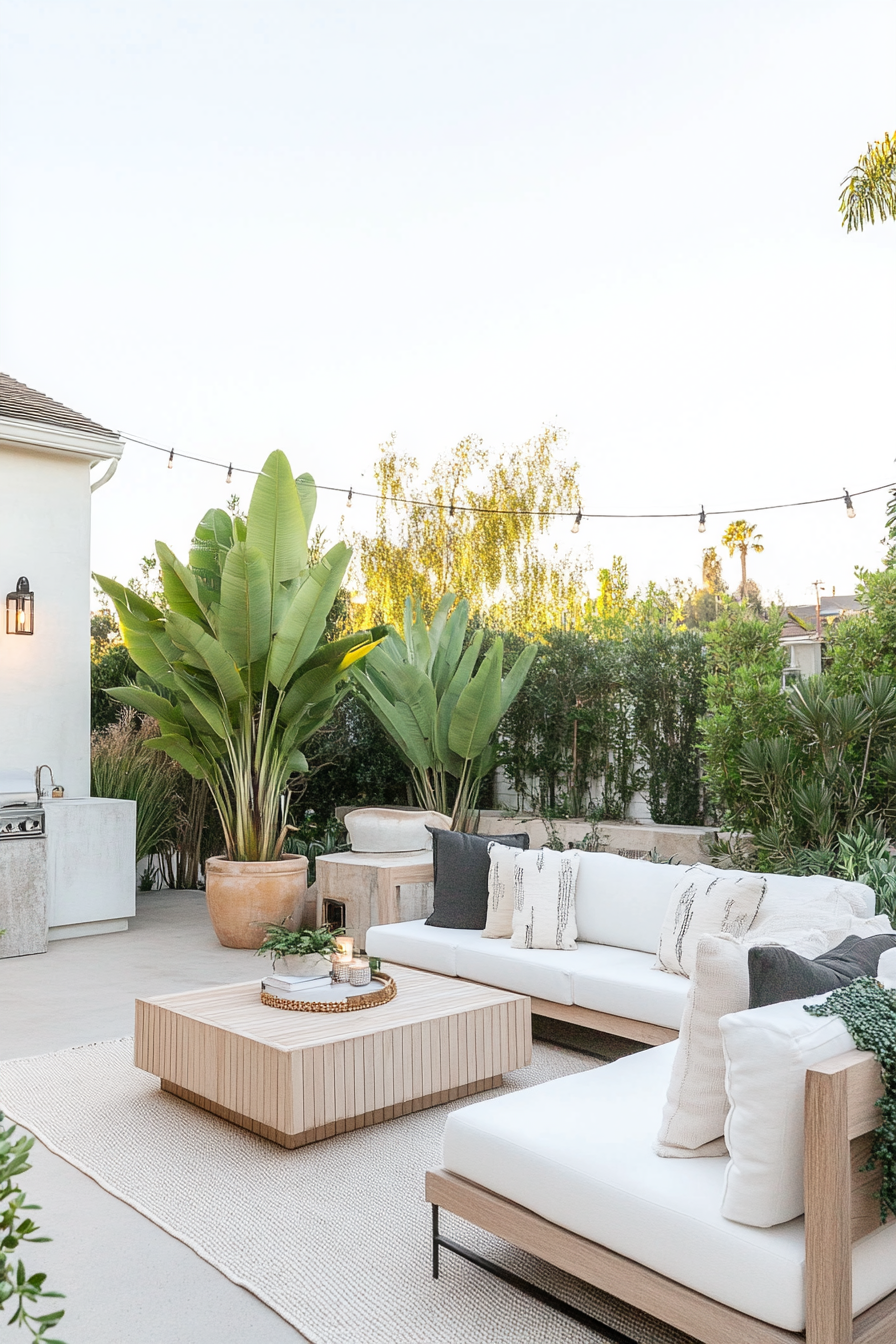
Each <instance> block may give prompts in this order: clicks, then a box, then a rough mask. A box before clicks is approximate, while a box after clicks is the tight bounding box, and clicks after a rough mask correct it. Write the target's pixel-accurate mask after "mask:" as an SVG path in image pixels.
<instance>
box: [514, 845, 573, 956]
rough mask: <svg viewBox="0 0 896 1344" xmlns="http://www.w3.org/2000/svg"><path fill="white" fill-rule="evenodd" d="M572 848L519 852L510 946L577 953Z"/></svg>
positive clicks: (516, 863) (515, 869)
mask: <svg viewBox="0 0 896 1344" xmlns="http://www.w3.org/2000/svg"><path fill="white" fill-rule="evenodd" d="M578 871H579V856H578V854H577V853H576V851H575V850H573V849H566V850H564V851H563V852H562V853H559V852H558V851H557V850H553V849H531V850H528V851H526V850H517V851H516V853H515V854H514V864H513V936H512V938H511V940H510V946H511V947H527V948H528V947H543V948H552V949H554V950H556V951H563V952H574V951H575V950H576V899H575V897H576V877H577V875H578Z"/></svg>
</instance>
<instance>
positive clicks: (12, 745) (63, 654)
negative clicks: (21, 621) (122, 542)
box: [0, 375, 124, 798]
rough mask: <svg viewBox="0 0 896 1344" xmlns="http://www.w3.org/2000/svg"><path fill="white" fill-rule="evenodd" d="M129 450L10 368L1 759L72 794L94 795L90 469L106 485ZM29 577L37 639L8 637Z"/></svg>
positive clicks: (4, 467) (2, 391) (3, 500)
mask: <svg viewBox="0 0 896 1344" xmlns="http://www.w3.org/2000/svg"><path fill="white" fill-rule="evenodd" d="M123 446H124V445H123V443H122V441H121V439H120V438H119V437H118V436H117V435H116V434H113V433H111V432H110V431H109V430H106V429H103V427H102V426H100V425H97V424H95V423H94V422H93V421H90V420H87V419H86V417H83V416H81V415H79V414H78V413H77V412H73V411H69V410H68V409H67V408H66V407H64V406H61V405H60V404H59V403H58V402H54V401H52V400H51V399H50V398H48V397H44V396H42V394H40V393H37V392H33V391H32V390H31V389H30V388H27V387H25V386H24V385H23V384H21V383H17V382H16V381H15V380H14V379H11V378H8V377H7V376H6V375H0V600H2V601H3V619H2V625H0V765H3V766H6V767H14V768H19V769H23V770H29V771H33V770H34V768H35V766H37V765H41V764H44V763H46V764H48V765H49V766H51V767H52V770H53V775H54V777H55V779H56V782H57V783H59V784H62V785H63V786H64V788H65V792H66V796H67V797H75V798H78V797H81V798H83V797H87V796H88V795H89V793H90V608H91V579H90V498H91V469H92V468H99V469H98V470H95V471H94V484H96V478H97V477H101V476H102V475H103V466H104V465H105V468H106V471H109V469H110V468H112V469H114V465H115V464H116V463H117V460H118V458H119V457H120V456H121V452H122V448H123ZM20 575H25V576H27V578H28V580H29V584H30V587H31V589H32V591H33V592H34V595H35V600H34V634H33V635H30V636H28V635H8V634H7V633H6V609H5V607H6V594H7V593H8V592H11V591H13V590H14V589H15V586H16V582H17V580H18V579H19V577H20ZM46 782H48V781H47V780H46V779H45V783H46Z"/></svg>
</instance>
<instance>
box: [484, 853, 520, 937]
mask: <svg viewBox="0 0 896 1344" xmlns="http://www.w3.org/2000/svg"><path fill="white" fill-rule="evenodd" d="M519 853H520V850H518V849H515V848H512V847H511V846H510V845H499V844H498V842H497V840H493V841H492V843H491V844H490V845H489V847H488V907H487V909H486V912H485V928H484V929H483V930H482V936H483V938H509V937H510V935H511V934H512V933H513V861H514V859H515V858H516V856H517V855H518V854H519Z"/></svg>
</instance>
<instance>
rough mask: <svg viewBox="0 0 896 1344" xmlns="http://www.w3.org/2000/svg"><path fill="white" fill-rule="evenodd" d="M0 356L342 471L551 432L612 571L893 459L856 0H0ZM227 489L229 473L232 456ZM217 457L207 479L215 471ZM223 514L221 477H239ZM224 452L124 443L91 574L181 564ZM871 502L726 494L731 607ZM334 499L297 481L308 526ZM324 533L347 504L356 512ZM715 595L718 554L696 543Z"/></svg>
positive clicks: (879, 522) (35, 377)
mask: <svg viewBox="0 0 896 1344" xmlns="http://www.w3.org/2000/svg"><path fill="white" fill-rule="evenodd" d="M4 10H5V16H4V21H3V23H4V30H3V34H2V40H3V63H4V69H3V71H2V108H0V110H2V122H3V127H4V130H3V134H2V142H0V156H2V157H0V173H2V181H3V184H4V192H3V195H4V210H3V213H2V221H0V298H2V326H0V367H2V368H3V369H4V370H5V371H6V372H8V373H10V374H12V375H13V377H15V378H18V379H20V380H22V381H23V382H27V383H29V384H31V385H32V386H34V387H37V388H39V389H40V390H41V391H44V392H46V393H48V394H49V395H50V396H53V397H56V398H58V399H59V400H61V401H63V402H65V403H66V404H68V405H70V406H73V407H75V408H76V409H78V410H81V411H83V412H84V413H85V414H87V415H90V416H92V417H93V418H95V419H98V420H100V421H101V422H102V423H103V424H105V425H107V426H109V427H111V428H116V429H122V430H127V431H130V432H133V433H136V434H139V435H143V436H146V437H148V438H151V439H154V440H156V441H158V442H163V443H165V444H173V445H174V446H175V447H176V448H181V449H183V451H184V452H193V453H196V454H198V455H200V456H210V457H213V458H218V459H223V460H225V461H229V460H230V459H233V461H234V462H236V463H238V464H240V465H244V466H247V467H258V466H260V465H261V462H262V461H263V460H264V457H265V456H266V454H267V452H268V451H269V450H270V449H271V447H275V446H276V447H282V448H283V449H284V450H285V451H286V452H287V453H288V455H289V456H290V460H291V461H292V464H293V466H294V468H295V470H296V471H297V472H298V471H301V470H310V471H312V472H313V473H314V474H315V475H316V476H317V478H318V480H319V481H320V482H322V483H324V484H335V485H343V486H345V487H347V486H348V485H349V484H352V483H353V484H354V486H355V487H356V489H361V488H368V487H369V485H370V483H371V480H372V473H371V467H372V463H373V461H374V458H375V455H376V449H377V445H378V443H380V442H381V441H383V440H384V439H386V438H387V437H388V435H389V434H390V433H392V432H393V431H394V432H395V433H396V434H397V442H398V447H399V449H401V450H403V451H405V452H410V453H414V454H416V455H417V456H418V457H419V458H420V459H421V462H422V463H423V464H427V463H429V462H431V461H432V460H433V459H434V458H435V456H436V455H437V454H438V453H439V452H440V451H442V450H444V449H445V448H447V447H449V446H450V445H451V444H453V443H454V442H456V441H457V440H458V439H460V438H461V437H463V436H464V435H466V434H468V433H477V434H479V435H481V436H482V438H483V439H484V440H485V442H486V443H487V444H489V445H492V446H495V447H500V446H502V445H510V444H514V443H520V442H522V441H524V440H525V439H526V438H528V437H529V436H531V435H532V434H534V433H536V432H537V431H538V430H539V428H540V427H541V426H542V425H543V424H545V423H552V424H557V425H560V426H563V427H564V428H565V430H566V431H567V433H568V445H569V453H570V455H571V456H574V457H577V458H578V459H579V461H580V462H581V463H582V468H583V470H582V481H583V503H584V507H585V508H586V509H593V510H595V511H602V510H607V511H614V510H618V511H620V512H621V511H632V512H634V511H638V510H642V511H644V512H651V511H654V510H679V509H681V510H688V509H693V510H697V509H699V507H700V505H701V503H703V504H705V506H706V508H707V509H722V510H726V511H728V510H730V512H726V514H725V516H724V517H722V518H719V519H716V520H711V521H710V525H709V527H708V528H707V532H706V534H705V536H704V537H699V536H698V534H697V530H696V526H695V524H694V523H693V522H690V521H687V522H675V523H655V522H654V523H613V524H610V523H594V522H592V523H589V524H585V525H583V527H582V531H581V533H580V534H579V537H578V538H576V540H575V542H573V538H572V537H571V536H570V535H569V524H568V523H565V524H562V525H558V526H557V529H556V538H557V540H558V541H559V542H560V544H561V545H562V546H563V547H564V548H565V547H567V546H568V545H569V546H571V545H574V544H575V545H584V544H587V545H590V547H591V553H592V555H593V556H594V560H595V565H601V564H607V563H609V561H610V558H611V556H612V555H613V553H614V552H617V553H621V554H622V555H623V556H624V557H625V559H626V560H627V562H628V564H629V567H630V570H631V573H632V575H633V577H634V578H635V580H636V581H639V582H644V581H646V580H647V579H649V578H655V579H657V580H663V579H667V578H670V577H672V576H673V575H680V576H681V577H683V578H687V579H690V578H697V577H698V576H699V565H700V554H701V547H702V546H703V545H708V544H712V543H714V542H715V543H717V542H718V539H719V536H720V534H721V530H722V528H723V527H724V525H725V523H726V522H727V521H728V520H729V519H730V518H731V517H733V516H736V515H735V511H737V512H742V511H743V510H744V506H749V505H751V504H757V505H758V504H764V503H770V502H776V501H784V500H789V499H801V498H805V497H807V496H809V497H812V496H816V495H832V494H836V493H837V492H838V491H840V490H841V489H842V488H843V487H844V486H846V487H848V488H849V489H850V490H855V491H858V490H862V489H864V488H866V487H869V486H873V485H877V484H880V483H882V482H885V481H889V480H893V479H896V467H894V465H893V456H894V451H896V449H894V436H893V428H892V426H893V413H892V369H893V359H894V354H896V331H894V327H896V322H894V311H896V305H894V255H896V224H894V223H888V224H884V225H877V226H876V227H875V228H872V229H870V230H866V231H865V233H864V234H850V235H848V236H847V234H846V232H845V230H842V229H841V228H840V224H839V217H838V214H837V209H836V206H837V195H838V191H839V183H840V180H841V178H842V177H843V176H844V175H845V173H846V172H847V171H848V169H849V168H850V167H851V165H852V164H853V163H854V162H855V159H856V157H857V155H858V154H859V153H860V152H861V151H862V150H863V149H864V147H865V144H866V142H867V141H868V140H871V139H877V138H879V137H880V136H881V135H882V134H883V132H884V131H886V130H891V131H892V130H894V129H896V115H894V100H893V67H892V53H893V50H894V43H896V8H894V6H893V5H892V3H890V0H884V2H881V3H878V0H749V2H747V0H740V2H738V0H584V2H582V0H537V2H534V3H533V2H532V0H514V2H513V3H510V0H5V6H4ZM236 480H239V478H238V477H237V478H236ZM246 481H247V478H243V482H246ZM237 488H238V489H239V491H240V493H241V494H242V495H243V499H244V501H245V500H247V499H248V495H249V486H248V484H246V483H243V484H240V485H239V486H238V487H237ZM229 493H230V490H228V488H227V487H226V486H225V484H224V479H223V473H219V472H216V471H214V470H212V469H209V468H207V467H198V466H197V467H191V466H190V465H189V464H186V463H183V462H181V463H178V464H177V465H176V469H175V470H173V471H170V472H169V471H167V470H166V469H165V460H164V458H163V457H161V456H160V455H159V454H157V453H154V452H151V451H150V450H148V449H143V448H139V447H129V448H128V449H127V451H126V455H125V459H124V461H123V463H122V466H121V467H120V468H119V471H118V474H117V476H116V478H115V480H114V481H113V482H112V483H111V484H110V485H109V486H107V487H105V488H104V489H103V490H102V491H100V492H99V493H98V494H96V495H95V496H94V564H95V566H96V568H98V569H100V570H103V571H105V572H107V573H114V574H117V575H118V576H119V577H120V578H126V577H128V576H129V575H130V574H132V573H133V572H135V570H136V567H137V562H138V560H139V557H140V556H141V555H142V554H143V553H144V552H145V551H147V550H149V549H150V548H151V545H152V543H153V540H154V538H155V537H157V536H159V537H162V538H164V539H165V540H166V541H168V542H169V543H170V544H172V545H173V546H174V548H175V549H176V550H178V551H179V552H180V553H184V552H185V551H186V548H187V544H188V541H189V537H190V535H191V532H192V526H193V524H194V523H195V522H196V520H197V519H198V518H199V517H200V516H201V514H202V513H203V512H204V511H205V509H206V508H208V507H210V506H211V505H221V504H223V502H224V499H225V497H226V495H227V494H229ZM884 499H885V496H884V495H883V494H880V495H877V496H871V497H870V498H869V499H867V500H861V499H857V500H856V508H857V511H858V517H857V518H856V519H855V521H854V522H847V520H846V517H845V511H844V508H843V506H842V505H841V504H832V505H827V506H821V507H818V508H814V509H803V510H795V511H789V512H781V513H772V514H765V515H761V514H750V513H749V512H747V517H749V518H750V519H751V520H752V521H755V522H757V523H758V524H759V526H760V530H761V531H762V533H763V534H764V537H765V543H766V550H765V553H764V555H762V556H760V557H757V558H756V559H755V560H754V561H752V564H751V573H752V574H753V576H754V577H755V578H757V579H758V581H759V582H760V584H762V585H763V588H764V590H765V592H766V594H767V595H771V594H773V593H774V592H775V591H776V590H782V591H783V593H784V596H785V598H786V599H787V600H788V601H790V602H797V601H806V600H809V598H810V597H811V596H812V590H811V587H810V584H811V581H812V580H813V579H816V578H820V579H822V580H823V581H824V582H825V584H826V585H827V586H828V589H830V588H831V587H832V586H836V588H837V591H838V592H848V591H852V588H853V566H854V565H856V564H863V565H876V564H877V563H878V562H879V557H880V554H881V548H880V545H879V542H880V538H881V537H882V536H883V509H884ZM340 512H341V506H340V505H339V503H338V502H337V500H336V499H335V498H334V499H329V500H328V499H327V497H323V502H322V505H321V509H320V511H319V515H318V516H319V519H320V520H322V521H323V522H325V523H326V524H327V526H328V528H329V531H330V533H331V535H332V536H333V537H334V538H335V533H336V530H337V526H338V518H339V515H340ZM350 519H351V522H352V523H353V524H355V525H356V526H361V527H363V526H364V523H365V521H369V522H370V523H371V524H372V520H373V505H372V504H369V505H366V506H365V505H362V504H360V503H359V504H358V506H357V507H355V508H354V509H353V510H352V514H351V515H350ZM726 572H727V574H728V577H729V579H730V580H731V582H732V584H734V583H735V582H737V580H738V577H739V573H738V565H737V561H736V559H735V560H732V561H727V558H726Z"/></svg>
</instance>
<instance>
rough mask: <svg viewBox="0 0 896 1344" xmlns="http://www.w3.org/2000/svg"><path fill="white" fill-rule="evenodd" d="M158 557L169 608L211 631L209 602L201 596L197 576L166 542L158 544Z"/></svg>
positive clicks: (158, 542)
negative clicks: (183, 563)
mask: <svg viewBox="0 0 896 1344" xmlns="http://www.w3.org/2000/svg"><path fill="white" fill-rule="evenodd" d="M156 555H158V557H159V564H160V565H161V569H162V588H163V589H164V592H165V601H166V602H167V603H168V606H169V607H170V608H171V610H172V611H179V612H180V613H181V615H182V616H188V617H189V618H190V620H191V621H196V622H197V624H199V625H202V626H204V627H205V628H206V629H210V628H211V627H210V626H209V623H208V614H207V613H208V600H207V598H205V597H204V596H202V595H201V594H200V591H199V584H198V582H197V579H196V575H195V574H194V573H193V571H192V570H191V569H188V568H187V566H186V565H182V564H181V562H180V561H179V560H178V558H177V556H176V555H175V554H174V552H173V551H172V550H170V549H169V548H168V547H167V546H166V545H165V543H164V541H157V542H156Z"/></svg>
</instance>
